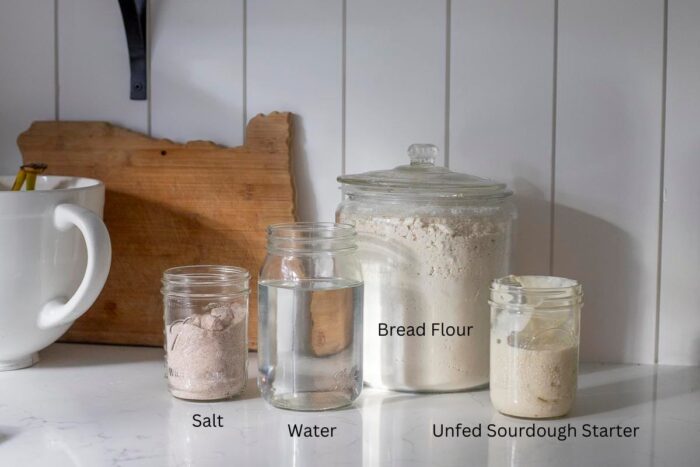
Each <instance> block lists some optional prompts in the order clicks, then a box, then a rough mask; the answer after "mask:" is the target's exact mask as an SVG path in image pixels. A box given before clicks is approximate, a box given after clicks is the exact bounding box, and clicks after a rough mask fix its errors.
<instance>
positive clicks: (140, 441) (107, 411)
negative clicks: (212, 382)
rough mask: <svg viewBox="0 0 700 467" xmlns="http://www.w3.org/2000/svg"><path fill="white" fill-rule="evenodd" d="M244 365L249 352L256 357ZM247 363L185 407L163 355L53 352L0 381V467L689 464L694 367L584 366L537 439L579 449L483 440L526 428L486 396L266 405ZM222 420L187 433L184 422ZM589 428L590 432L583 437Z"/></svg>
mask: <svg viewBox="0 0 700 467" xmlns="http://www.w3.org/2000/svg"><path fill="white" fill-rule="evenodd" d="M253 357H254V354H253ZM255 370H256V368H255V362H254V361H253V362H251V365H250V375H251V379H250V381H249V383H248V387H247V389H246V391H245V393H244V395H243V396H242V397H241V398H240V399H237V400H232V401H227V402H217V403H193V402H185V401H180V400H177V399H174V398H172V397H171V396H170V395H169V393H168V391H167V388H166V382H165V380H164V376H163V374H164V372H163V366H162V351H161V350H160V349H153V348H138V347H116V346H88V345H71V344H55V345H53V346H52V347H50V348H49V349H47V350H45V351H43V352H42V353H41V361H40V363H39V364H38V365H36V366H35V367H33V368H29V369H25V370H19V371H10V372H4V373H0V465H2V466H21V467H29V466H51V467H61V466H89V467H98V466H103V465H114V466H122V465H123V466H132V465H138V466H141V465H145V466H190V465H197V466H200V465H201V466H216V465H237V466H258V465H261V466H271V467H282V466H303V467H305V466H331V465H341V466H355V465H358V466H360V465H361V466H364V467H367V466H464V465H478V466H486V465H488V466H501V465H508V466H516V465H517V466H546V465H556V466H563V465H566V466H576V465H581V466H592V465H598V466H623V465H625V466H626V465H629V466H637V467H638V466H650V465H658V466H673V467H677V466H697V465H700V460H699V459H700V392H699V388H700V369H699V368H697V367H665V366H663V367H655V366H643V365H590V364H589V365H583V366H582V369H581V378H580V382H579V392H578V398H577V402H576V406H575V409H574V411H573V413H572V414H571V415H570V416H569V417H567V418H564V419H560V420H551V421H539V422H536V423H535V426H536V427H550V428H551V427H557V426H572V427H573V429H574V430H576V432H577V434H576V436H575V437H570V438H568V439H566V440H564V441H559V440H557V439H555V438H548V437H545V438H528V437H517V438H513V437H505V438H498V437H492V438H490V437H489V436H488V433H487V430H488V426H489V424H493V425H495V426H496V427H505V428H507V427H511V428H512V427H527V426H531V425H532V424H533V422H532V421H528V420H519V419H514V418H509V417H506V416H503V415H500V414H498V413H495V412H494V411H493V409H492V408H491V404H490V402H489V395H488V391H487V390H482V391H476V392H467V393H456V394H436V395H411V394H400V393H390V392H380V391H376V390H369V389H367V390H365V391H364V392H363V394H362V396H361V397H360V399H358V401H357V403H356V405H355V407H354V408H352V409H348V410H342V411H334V412H327V413H296V412H288V411H283V410H279V409H275V408H272V407H269V406H267V405H266V404H265V402H264V401H263V400H262V399H260V398H259V396H258V392H257V389H256V386H255V379H254V374H255ZM197 413H199V414H201V415H203V416H206V415H211V414H217V415H221V416H222V417H223V418H222V419H221V420H222V422H223V425H224V426H223V427H221V428H195V427H193V420H192V417H193V415H194V414H197ZM295 423H296V424H299V423H303V424H305V425H319V426H329V427H331V426H335V427H337V429H336V430H335V436H334V437H332V438H330V437H329V438H309V439H303V438H302V439H299V438H292V437H290V435H289V430H288V424H295ZM458 423H462V424H463V425H469V426H476V425H478V424H481V426H482V436H481V437H480V438H463V437H460V438H436V437H435V436H433V432H432V430H433V424H437V425H438V426H439V425H440V424H444V425H450V426H455V425H456V424H458ZM586 424H588V425H598V426H616V425H622V426H629V427H632V428H633V427H639V429H638V430H637V436H636V437H634V438H618V437H614V438H585V437H584V436H583V433H584V427H585V426H586ZM591 428H592V427H591Z"/></svg>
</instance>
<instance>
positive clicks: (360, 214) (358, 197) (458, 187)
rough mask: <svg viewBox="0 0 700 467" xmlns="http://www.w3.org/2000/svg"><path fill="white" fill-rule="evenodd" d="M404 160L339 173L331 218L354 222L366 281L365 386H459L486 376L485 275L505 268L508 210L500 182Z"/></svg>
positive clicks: (425, 160)
mask: <svg viewBox="0 0 700 467" xmlns="http://www.w3.org/2000/svg"><path fill="white" fill-rule="evenodd" d="M437 154H438V151H437V148H436V147H435V146H432V145H426V144H414V145H412V146H411V147H410V148H409V149H408V159H409V160H410V163H409V164H407V165H402V166H399V167H396V168H394V169H391V170H379V171H374V172H366V173H361V174H355V175H343V176H340V177H338V181H339V182H340V183H341V185H342V189H343V195H344V200H343V202H342V203H341V204H340V206H339V207H338V210H337V212H336V218H337V221H338V222H343V223H347V224H352V225H354V226H355V229H356V230H357V245H358V258H359V260H360V264H361V267H362V276H363V280H364V283H365V293H364V345H365V352H364V355H365V359H364V366H363V373H364V378H365V382H366V383H367V384H368V385H370V386H373V387H378V388H385V389H392V390H399V391H415V392H442V391H460V390H465V389H470V388H476V387H480V386H485V385H486V384H487V383H488V381H489V305H488V296H489V285H490V284H491V281H492V280H493V279H495V278H497V277H501V276H503V275H505V274H508V272H509V268H510V256H511V234H512V230H513V222H514V219H515V206H514V205H513V203H512V201H511V195H512V193H511V192H510V191H509V190H508V189H507V188H506V186H505V185H504V184H503V183H498V182H495V181H493V180H488V179H484V178H480V177H476V176H473V175H466V174H461V173H456V172H452V171H450V170H449V169H447V168H445V167H439V166H436V165H435V159H436V156H437Z"/></svg>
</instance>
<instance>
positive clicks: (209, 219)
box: [18, 113, 295, 349]
mask: <svg viewBox="0 0 700 467" xmlns="http://www.w3.org/2000/svg"><path fill="white" fill-rule="evenodd" d="M18 144H19V147H20V150H21V151H22V156H23V159H24V161H25V162H31V161H41V162H45V163H47V164H48V166H49V167H48V169H47V171H46V173H47V174H53V175H73V176H82V177H91V178H97V179H99V180H102V181H103V182H104V183H105V186H106V189H107V193H106V198H105V210H104V220H105V223H106V224H107V228H108V230H109V233H110V236H111V240H112V268H111V271H110V274H109V278H108V279H107V284H106V285H105V288H104V289H103V291H102V294H101V295H100V297H99V298H98V300H97V302H96V303H95V304H94V305H93V307H92V308H91V309H90V310H89V311H88V312H87V313H86V314H85V315H84V316H83V317H82V318H80V319H79V320H78V321H77V322H76V323H75V324H74V325H73V326H72V327H71V329H70V330H69V331H68V332H67V333H66V334H65V336H64V337H63V340H64V341H68V342H91V343H110V344H141V345H162V344H163V307H162V298H161V294H160V279H161V276H162V274H163V271H164V270H165V269H167V268H170V267H173V266H182V265H188V264H226V265H234V266H242V267H244V268H246V269H248V270H249V271H250V273H251V282H250V283H251V294H250V320H249V328H248V334H249V337H250V347H251V348H253V349H254V348H256V346H257V293H256V292H257V286H256V284H257V276H258V269H259V268H260V266H261V265H262V262H263V259H264V258H265V254H266V250H265V244H266V233H265V228H266V227H267V226H268V225H269V224H273V223H277V222H292V221H294V219H295V209H294V186H293V181H292V173H291V144H292V128H291V114H289V113H272V114H270V115H267V116H264V115H258V116H257V117H255V118H253V119H252V120H251V121H250V122H249V123H248V127H247V129H246V143H245V145H244V146H240V147H236V148H227V147H223V146H218V145H216V144H213V143H211V142H204V141H194V142H189V143H187V144H177V143H173V142H172V141H169V140H165V139H153V138H149V137H148V136H146V135H143V134H140V133H135V132H133V131H129V130H126V129H123V128H119V127H117V126H114V125H111V124H109V123H106V122H35V123H33V124H32V126H31V128H29V130H27V131H26V132H24V133H22V134H21V135H20V136H19V138H18Z"/></svg>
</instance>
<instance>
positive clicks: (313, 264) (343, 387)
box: [258, 222, 363, 410]
mask: <svg viewBox="0 0 700 467" xmlns="http://www.w3.org/2000/svg"><path fill="white" fill-rule="evenodd" d="M356 249H357V247H356V245H355V230H354V229H353V228H352V226H349V225H342V224H333V223H303V222H302V223H295V224H280V225H272V226H270V227H269V228H268V243H267V252H268V253H267V257H266V259H265V263H264V265H263V267H262V270H261V272H260V281H259V284H258V290H259V292H258V323H259V324H258V326H259V327H258V360H259V362H258V368H259V373H258V386H259V387H260V391H261V392H262V396H263V398H264V399H265V400H266V401H267V402H269V403H270V404H272V405H274V406H276V407H280V408H283V409H292V410H328V409H336V408H340V407H344V406H347V405H349V404H351V403H352V402H353V401H354V400H355V399H356V398H357V396H359V394H360V391H361V390H362V333H361V328H362V293H363V287H362V275H361V273H360V268H359V265H358V263H357V260H356V258H355V256H356V255H355V250H356Z"/></svg>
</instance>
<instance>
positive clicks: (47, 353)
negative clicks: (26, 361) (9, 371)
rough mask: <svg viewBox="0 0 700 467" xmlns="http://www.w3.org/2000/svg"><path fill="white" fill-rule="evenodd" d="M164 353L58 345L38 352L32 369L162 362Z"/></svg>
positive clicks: (153, 349)
mask: <svg viewBox="0 0 700 467" xmlns="http://www.w3.org/2000/svg"><path fill="white" fill-rule="evenodd" d="M164 352H165V351H164V350H163V349H162V348H160V347H135V346H126V345H95V344H64V343H59V344H53V345H51V346H49V347H47V348H46V349H44V350H42V351H41V352H39V362H38V363H37V364H36V365H34V367H33V368H36V369H41V368H70V367H83V366H103V365H119V364H127V363H139V362H162V361H163V359H164ZM19 371H22V370H19Z"/></svg>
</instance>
